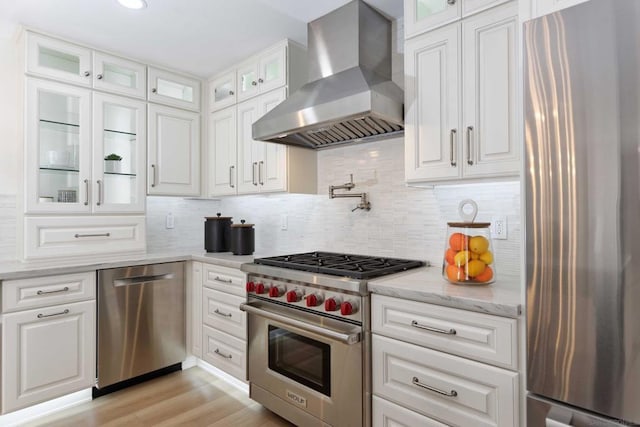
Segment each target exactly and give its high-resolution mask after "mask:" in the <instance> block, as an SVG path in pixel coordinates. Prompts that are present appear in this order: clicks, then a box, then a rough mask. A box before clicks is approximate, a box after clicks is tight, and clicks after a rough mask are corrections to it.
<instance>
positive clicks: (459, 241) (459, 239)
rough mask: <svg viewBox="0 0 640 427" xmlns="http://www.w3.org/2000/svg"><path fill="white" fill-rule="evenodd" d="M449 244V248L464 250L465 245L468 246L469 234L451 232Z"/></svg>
mask: <svg viewBox="0 0 640 427" xmlns="http://www.w3.org/2000/svg"><path fill="white" fill-rule="evenodd" d="M449 246H451V249H453V250H454V251H462V250H465V249H467V246H469V236H467V235H466V234H462V233H453V234H452V235H451V236H450V237H449Z"/></svg>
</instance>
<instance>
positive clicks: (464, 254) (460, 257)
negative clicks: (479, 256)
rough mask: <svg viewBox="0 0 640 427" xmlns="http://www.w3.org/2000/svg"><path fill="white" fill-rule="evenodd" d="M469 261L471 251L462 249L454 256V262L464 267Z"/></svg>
mask: <svg viewBox="0 0 640 427" xmlns="http://www.w3.org/2000/svg"><path fill="white" fill-rule="evenodd" d="M468 261H469V251H460V252H458V253H457V254H456V256H454V257H453V264H454V265H456V266H458V267H462V266H463V265H465V264H466V263H467V262H468Z"/></svg>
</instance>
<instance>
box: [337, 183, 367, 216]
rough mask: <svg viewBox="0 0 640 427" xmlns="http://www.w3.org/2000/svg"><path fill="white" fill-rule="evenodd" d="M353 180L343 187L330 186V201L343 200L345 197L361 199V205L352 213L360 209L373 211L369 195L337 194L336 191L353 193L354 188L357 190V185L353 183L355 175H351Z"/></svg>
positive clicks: (352, 210)
mask: <svg viewBox="0 0 640 427" xmlns="http://www.w3.org/2000/svg"><path fill="white" fill-rule="evenodd" d="M349 176H350V177H351V180H350V181H349V182H347V183H346V184H342V185H330V186H329V198H330V199H342V198H345V197H360V203H359V204H358V206H356V207H355V208H354V209H351V212H354V211H357V210H358V209H362V210H365V211H370V210H371V202H369V200H368V198H367V193H353V194H351V193H339V194H336V193H335V190H347V191H351V189H352V188H355V186H356V185H355V184H354V183H353V174H349Z"/></svg>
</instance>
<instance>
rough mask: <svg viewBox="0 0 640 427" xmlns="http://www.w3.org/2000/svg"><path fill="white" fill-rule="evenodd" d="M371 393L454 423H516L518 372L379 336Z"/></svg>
mask: <svg viewBox="0 0 640 427" xmlns="http://www.w3.org/2000/svg"><path fill="white" fill-rule="evenodd" d="M372 367H373V392H374V393H375V394H377V395H378V396H380V397H384V398H385V399H389V400H391V401H392V402H395V403H398V404H402V405H403V406H406V407H408V408H409V409H412V410H414V411H416V412H419V413H421V414H423V415H426V416H428V417H431V418H434V419H436V420H438V421H441V422H444V423H446V424H452V425H456V426H471V425H473V426H498V427H512V426H515V425H518V420H519V416H518V405H519V397H518V394H519V389H518V374H517V373H516V372H511V371H507V370H505V369H501V368H496V367H493V366H489V365H485V364H482V363H478V362H474V361H471V360H467V359H463V358H461V357H457V356H452V355H450V354H446V353H442V352H439V351H435V350H431V349H428V348H423V347H418V346H416V345H412V344H407V343H404V342H400V341H397V340H393V339H390V338H386V337H381V336H378V335H373V339H372Z"/></svg>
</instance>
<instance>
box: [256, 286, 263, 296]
mask: <svg viewBox="0 0 640 427" xmlns="http://www.w3.org/2000/svg"><path fill="white" fill-rule="evenodd" d="M256 294H264V284H263V283H256Z"/></svg>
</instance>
